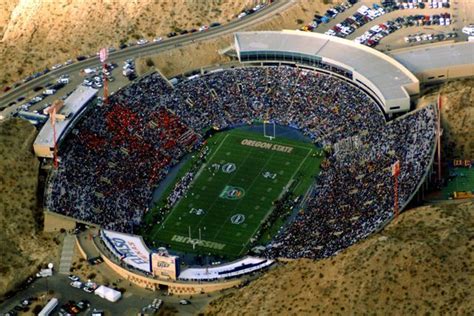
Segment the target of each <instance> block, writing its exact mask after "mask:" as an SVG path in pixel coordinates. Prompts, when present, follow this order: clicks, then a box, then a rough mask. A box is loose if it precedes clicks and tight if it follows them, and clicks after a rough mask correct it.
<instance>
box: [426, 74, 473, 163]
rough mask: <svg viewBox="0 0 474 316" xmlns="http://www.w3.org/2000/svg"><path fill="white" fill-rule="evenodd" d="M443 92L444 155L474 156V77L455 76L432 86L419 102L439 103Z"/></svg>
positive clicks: (459, 157) (467, 157)
mask: <svg viewBox="0 0 474 316" xmlns="http://www.w3.org/2000/svg"><path fill="white" fill-rule="evenodd" d="M438 93H439V94H440V95H441V103H442V108H441V121H442V128H443V137H442V143H443V146H442V147H443V156H444V157H447V158H451V159H472V157H474V137H473V136H472V135H474V134H473V133H474V79H461V80H454V81H450V82H447V83H445V84H442V85H440V86H436V87H434V88H431V89H430V90H429V91H428V92H427V94H426V95H425V96H423V98H421V99H420V101H419V105H420V106H423V105H425V104H429V103H436V100H437V97H438Z"/></svg>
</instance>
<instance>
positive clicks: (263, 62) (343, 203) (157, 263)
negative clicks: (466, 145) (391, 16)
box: [34, 31, 438, 293]
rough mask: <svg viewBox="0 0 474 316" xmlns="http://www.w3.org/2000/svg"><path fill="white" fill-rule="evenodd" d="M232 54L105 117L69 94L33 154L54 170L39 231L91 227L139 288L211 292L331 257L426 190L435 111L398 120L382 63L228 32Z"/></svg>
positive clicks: (148, 78)
mask: <svg viewBox="0 0 474 316" xmlns="http://www.w3.org/2000/svg"><path fill="white" fill-rule="evenodd" d="M233 52H234V56H236V57H235V58H236V60H235V62H234V63H232V64H231V65H229V66H228V67H226V66H225V65H224V66H222V67H219V68H217V69H214V70H212V71H202V72H200V73H198V74H195V75H193V76H189V77H181V78H175V79H174V80H169V79H171V78H165V77H164V76H162V75H161V73H160V72H159V71H155V72H152V73H149V74H146V75H144V76H142V77H139V78H137V79H136V80H134V81H133V82H132V83H131V84H130V85H128V86H126V87H124V88H122V89H121V90H119V91H117V92H115V93H114V94H113V95H111V96H109V97H108V99H106V100H104V101H103V102H102V100H98V99H97V98H96V96H97V90H95V89H93V88H89V87H80V88H78V89H77V90H76V91H75V92H74V93H73V94H72V95H71V96H69V98H67V99H66V100H65V102H64V105H63V106H62V107H58V108H57V109H55V111H56V114H55V115H56V116H57V117H59V119H58V122H56V123H55V125H54V126H53V125H50V124H45V125H44V127H43V128H42V130H41V131H40V133H39V135H38V137H37V139H36V141H35V143H34V150H35V153H36V154H37V156H39V157H43V158H45V159H54V161H55V162H56V164H57V168H54V167H53V168H51V170H50V172H49V174H48V179H47V183H46V188H45V196H44V208H45V212H46V215H45V228H46V229H48V227H51V229H53V227H58V225H57V223H58V221H59V222H60V223H61V225H63V226H64V225H66V224H64V223H69V224H67V225H72V226H71V227H73V226H75V225H76V224H79V225H90V226H93V227H96V228H97V229H98V231H99V233H98V235H97V238H98V242H97V247H98V248H99V249H100V250H101V251H102V252H103V253H104V254H106V255H107V257H109V259H108V260H110V261H111V262H112V263H113V262H115V265H117V266H118V268H117V269H125V270H128V271H131V272H127V273H135V274H136V276H131V275H129V274H127V275H128V278H129V279H130V280H132V281H133V282H135V283H137V284H139V285H142V286H145V287H150V288H154V287H158V286H159V285H160V284H161V285H162V284H165V283H166V282H178V283H179V282H180V281H197V280H199V281H200V282H206V281H209V282H215V281H216V280H228V279H232V278H238V277H239V276H242V275H244V274H247V273H251V272H254V271H258V270H261V269H264V268H267V267H268V266H270V265H271V264H272V263H273V262H274V260H278V259H294V258H311V259H321V258H326V257H329V256H333V255H335V254H337V253H338V252H340V251H342V250H344V249H346V248H347V247H349V246H351V245H353V244H355V243H357V242H358V241H360V240H362V239H364V238H366V237H367V236H369V235H370V234H373V233H374V232H377V231H378V230H380V229H381V228H383V227H384V226H385V225H386V224H387V223H389V222H390V221H391V220H392V219H393V218H395V217H396V216H397V215H398V213H399V212H401V211H403V209H404V208H405V207H407V205H408V204H409V203H410V201H412V200H413V198H414V197H415V196H416V194H417V192H419V191H420V190H423V187H424V185H425V184H426V183H427V182H428V181H429V180H430V177H431V174H432V168H433V160H434V157H435V149H436V138H437V137H436V136H437V133H436V130H437V129H436V126H437V120H438V118H437V117H438V116H437V109H436V107H435V106H433V105H431V106H427V107H425V108H422V109H418V110H412V109H413V107H412V104H413V98H415V97H416V96H417V95H418V94H419V93H420V83H419V81H418V79H417V78H416V77H415V76H414V75H413V74H412V73H411V72H410V71H409V70H408V69H407V68H406V67H404V66H403V65H402V64H400V63H399V62H397V61H396V60H395V59H393V58H391V57H389V56H387V55H385V54H383V53H381V52H378V51H376V50H374V49H371V48H368V47H365V46H362V45H358V44H355V43H353V42H351V41H348V40H344V39H340V38H336V37H330V36H327V35H323V34H317V33H303V32H295V31H281V32H242V33H236V34H235V35H234V43H233ZM166 284H167V285H169V286H170V288H172V287H173V285H170V284H171V283H166ZM186 284H187V283H186ZM199 286H200V289H199V290H198V292H199V291H207V290H204V289H203V288H202V285H201V283H200V285H199ZM176 291H177V292H178V293H180V291H183V290H182V289H179V290H176ZM189 291H190V292H192V290H189Z"/></svg>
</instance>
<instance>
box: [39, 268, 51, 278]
mask: <svg viewBox="0 0 474 316" xmlns="http://www.w3.org/2000/svg"><path fill="white" fill-rule="evenodd" d="M52 275H53V269H49V268H48V269H41V270H40V272H38V273H36V276H37V277H38V278H46V277H50V276H52Z"/></svg>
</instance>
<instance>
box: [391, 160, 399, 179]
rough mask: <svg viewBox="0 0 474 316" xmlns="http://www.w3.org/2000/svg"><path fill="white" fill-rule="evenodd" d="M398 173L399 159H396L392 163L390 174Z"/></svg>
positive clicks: (395, 174) (396, 174)
mask: <svg viewBox="0 0 474 316" xmlns="http://www.w3.org/2000/svg"><path fill="white" fill-rule="evenodd" d="M399 174H400V160H397V161H396V162H395V163H394V164H393V165H392V176H398V175H399Z"/></svg>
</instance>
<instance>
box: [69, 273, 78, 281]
mask: <svg viewBox="0 0 474 316" xmlns="http://www.w3.org/2000/svg"><path fill="white" fill-rule="evenodd" d="M68 278H69V280H71V281H79V280H80V278H79V277H78V276H77V275H74V274H70V275H69V276H68Z"/></svg>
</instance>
